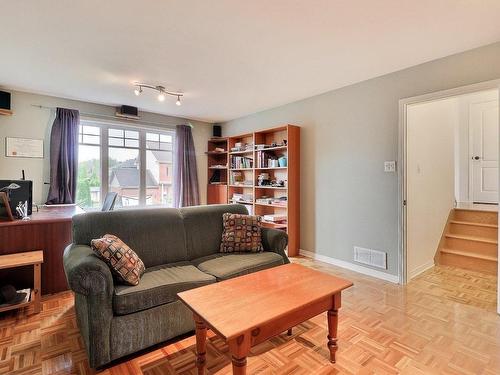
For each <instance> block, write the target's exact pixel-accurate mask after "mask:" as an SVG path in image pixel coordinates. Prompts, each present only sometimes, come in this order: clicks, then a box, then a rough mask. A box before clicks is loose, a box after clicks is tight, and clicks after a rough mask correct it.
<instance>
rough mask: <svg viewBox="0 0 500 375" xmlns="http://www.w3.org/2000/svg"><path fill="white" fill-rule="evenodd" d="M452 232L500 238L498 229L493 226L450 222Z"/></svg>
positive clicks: (494, 238) (492, 238)
mask: <svg viewBox="0 0 500 375" xmlns="http://www.w3.org/2000/svg"><path fill="white" fill-rule="evenodd" d="M450 233H452V234H464V235H468V236H477V237H484V238H489V239H491V240H497V239H498V229H497V228H491V227H480V226H477V225H468V224H454V223H451V224H450Z"/></svg>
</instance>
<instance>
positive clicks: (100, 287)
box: [64, 205, 289, 368]
mask: <svg viewBox="0 0 500 375" xmlns="http://www.w3.org/2000/svg"><path fill="white" fill-rule="evenodd" d="M225 212H231V213H243V214H246V213H247V210H246V208H245V207H244V206H242V205H210V206H197V207H189V208H182V209H173V208H150V209H147V208H146V209H136V210H120V211H111V212H91V213H86V214H82V215H77V216H75V217H74V218H73V244H71V245H69V246H68V247H67V248H66V250H65V251H64V270H65V272H66V278H67V280H68V284H69V286H70V288H71V290H73V291H74V293H75V309H76V315H77V320H78V325H79V327H80V331H81V334H82V337H83V340H84V342H85V347H86V349H87V354H88V358H89V362H90V366H91V367H93V368H95V367H100V366H103V365H105V364H107V363H109V362H111V361H113V360H115V359H117V358H120V357H123V356H125V355H127V354H130V353H134V352H137V351H139V350H141V349H144V348H147V347H149V346H152V345H154V344H157V343H160V342H163V341H166V340H169V339H171V338H174V337H176V336H179V335H181V334H184V333H187V332H190V331H192V330H193V329H194V324H193V319H192V314H191V313H190V312H189V310H188V309H187V308H186V307H185V306H184V305H183V304H182V303H181V302H180V301H179V300H178V298H177V293H179V292H181V291H184V290H188V289H192V288H196V287H199V286H202V285H207V284H210V283H214V282H217V281H220V280H225V279H229V278H232V277H235V276H239V275H243V274H247V273H250V272H255V271H258V270H262V269H266V268H270V267H274V266H278V265H281V264H284V263H289V260H288V258H287V256H286V254H285V252H284V250H285V247H286V245H287V241H288V238H287V235H286V233H284V232H282V231H278V230H273V229H266V228H263V229H262V242H263V246H264V250H265V251H264V252H262V253H233V254H221V253H219V252H218V251H219V245H220V241H221V236H222V214H223V213H225ZM106 233H110V234H114V235H117V236H118V237H119V238H121V239H122V240H123V241H124V242H125V243H126V244H128V245H129V246H130V247H131V248H132V249H133V250H134V251H136V252H137V254H138V255H139V256H140V257H141V259H142V260H143V262H144V264H145V265H146V273H145V274H144V275H143V276H142V278H141V282H140V283H139V285H137V286H125V285H118V284H115V283H114V281H113V277H112V275H111V272H110V270H109V268H108V266H107V265H106V264H105V263H104V262H103V261H102V260H100V259H99V258H98V257H96V256H95V255H94V254H93V252H92V249H91V248H90V246H89V244H90V241H91V240H92V239H93V238H99V237H101V236H102V235H104V234H106Z"/></svg>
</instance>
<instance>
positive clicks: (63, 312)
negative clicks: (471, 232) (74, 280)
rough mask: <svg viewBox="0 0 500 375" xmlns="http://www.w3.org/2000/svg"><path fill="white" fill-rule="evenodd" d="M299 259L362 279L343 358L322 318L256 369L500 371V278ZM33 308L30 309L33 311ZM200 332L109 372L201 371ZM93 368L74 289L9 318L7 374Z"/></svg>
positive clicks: (2, 352) (212, 354)
mask: <svg viewBox="0 0 500 375" xmlns="http://www.w3.org/2000/svg"><path fill="white" fill-rule="evenodd" d="M295 261H296V262H299V263H302V264H304V265H307V266H310V267H312V268H316V269H319V270H321V271H324V272H330V273H333V274H336V275H339V276H341V277H344V278H347V279H350V280H352V281H353V282H354V287H353V288H351V289H349V290H346V291H345V292H344V294H343V306H342V309H341V310H340V314H339V350H338V352H337V363H336V364H334V365H332V364H330V362H329V361H328V358H329V355H328V350H327V347H326V332H327V331H326V317H325V316H324V314H323V315H320V316H318V317H315V318H313V319H311V320H310V321H307V322H305V323H303V324H301V325H299V326H298V327H296V328H295V329H294V332H293V335H292V336H291V337H289V336H286V334H283V335H281V336H278V337H275V338H274V339H272V340H269V341H267V342H265V343H262V344H261V345H259V346H257V347H255V348H253V349H252V352H251V356H250V357H249V358H248V370H249V373H250V374H256V373H259V374H412V375H413V374H484V375H493V374H500V317H499V316H498V315H497V314H496V312H495V310H496V282H497V281H496V277H495V276H490V275H483V274H481V273H477V272H471V271H464V270H460V269H456V268H451V267H442V266H439V267H435V268H433V269H431V270H429V271H427V272H426V273H424V274H422V275H420V276H418V277H417V278H416V279H414V280H412V282H411V283H410V284H409V285H407V286H405V287H402V286H398V285H394V284H391V283H388V282H384V281H380V280H377V279H373V278H370V277H368V276H364V275H360V274H357V273H354V272H351V271H347V270H344V269H341V268H337V267H334V266H331V265H328V264H324V263H320V262H317V261H312V260H309V259H306V258H299V259H296V260H295ZM28 312H29V311H28ZM194 344H195V340H194V337H193V336H190V337H187V338H185V339H182V340H180V341H177V342H174V343H170V344H166V345H164V346H160V347H158V348H156V349H154V350H151V351H149V352H147V353H145V354H141V355H138V356H135V357H132V358H129V359H127V360H125V361H122V362H120V363H118V364H115V365H113V366H111V367H109V368H107V369H104V370H101V371H100V372H97V373H98V374H100V375H132V374H134V375H136V374H137V375H139V374H144V375H160V374H161V375H163V374H183V375H184V374H195V373H196V371H195V370H196V369H195V366H194V358H195V357H194ZM207 360H208V371H209V373H210V374H221V375H222V374H230V373H231V362H230V359H229V357H228V353H227V347H226V345H225V344H224V343H223V342H222V341H221V340H220V339H218V338H217V337H216V336H215V335H213V334H210V333H209V343H208V345H207ZM95 373H96V372H95V371H93V370H91V369H90V368H89V367H88V363H87V360H86V355H85V351H84V350H83V343H82V339H81V337H80V335H79V331H78V327H77V326H76V321H75V316H74V308H73V296H72V294H71V293H70V292H65V293H60V294H57V295H53V296H48V297H46V298H44V299H43V301H42V312H41V313H40V314H39V315H28V314H27V313H26V312H17V313H16V312H13V313H6V314H3V315H0V374H1V375H4V374H12V375H21V374H23V375H24V374H26V375H28V374H29V375H31V374H44V375H49V374H56V375H59V374H75V375H86V374H95Z"/></svg>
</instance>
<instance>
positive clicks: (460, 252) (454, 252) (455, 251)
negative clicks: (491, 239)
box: [441, 249, 498, 262]
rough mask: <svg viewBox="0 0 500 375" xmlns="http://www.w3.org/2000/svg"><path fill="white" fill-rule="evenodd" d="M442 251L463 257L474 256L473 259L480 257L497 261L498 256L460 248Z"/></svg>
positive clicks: (442, 250)
mask: <svg viewBox="0 0 500 375" xmlns="http://www.w3.org/2000/svg"><path fill="white" fill-rule="evenodd" d="M441 252H442V253H445V254H453V255H460V256H463V257H469V258H475V259H482V260H489V261H492V262H497V261H498V257H493V256H489V255H482V254H476V253H470V252H468V251H461V250H455V249H441Z"/></svg>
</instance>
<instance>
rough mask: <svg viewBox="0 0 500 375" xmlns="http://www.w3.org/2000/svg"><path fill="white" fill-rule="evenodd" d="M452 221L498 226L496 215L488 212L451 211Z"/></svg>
mask: <svg viewBox="0 0 500 375" xmlns="http://www.w3.org/2000/svg"><path fill="white" fill-rule="evenodd" d="M453 220H457V221H469V222H473V223H482V224H498V213H497V212H490V211H471V210H457V209H455V210H453Z"/></svg>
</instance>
